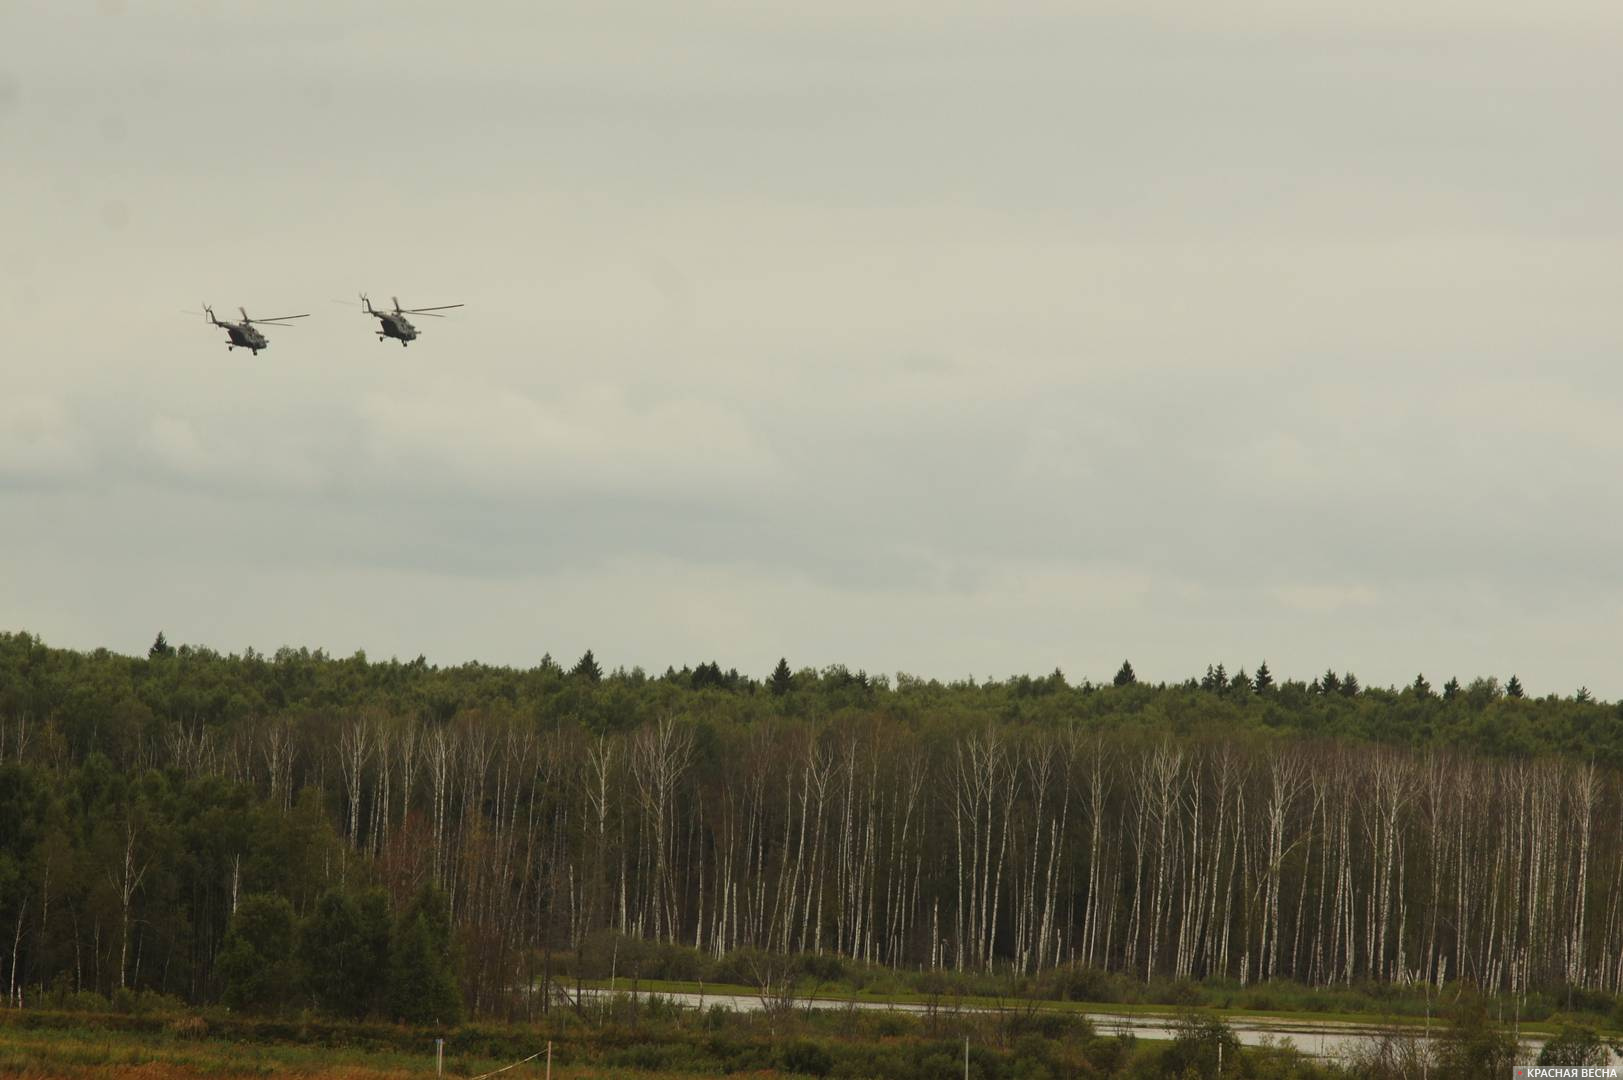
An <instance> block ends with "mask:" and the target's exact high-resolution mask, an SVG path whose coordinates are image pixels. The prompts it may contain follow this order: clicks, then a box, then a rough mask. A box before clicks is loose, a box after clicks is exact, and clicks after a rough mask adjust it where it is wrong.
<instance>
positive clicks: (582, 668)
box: [569, 649, 603, 683]
mask: <svg viewBox="0 0 1623 1080" xmlns="http://www.w3.org/2000/svg"><path fill="white" fill-rule="evenodd" d="M569 674H571V675H579V676H581V677H582V678H584V679H585V680H586V681H587V682H594V683H595V682H600V681H602V678H603V669H602V668H601V667H599V666H598V664H597V658H596V657H594V656H593V655H592V650H591V649H587V650H586V654H585V655H584V656H582V657H581V658H580V660H578V661H577V662H576V664H575V666H574V667H572V668H570V669H569Z"/></svg>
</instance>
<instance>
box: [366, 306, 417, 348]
mask: <svg viewBox="0 0 1623 1080" xmlns="http://www.w3.org/2000/svg"><path fill="white" fill-rule="evenodd" d="M376 314H377V317H378V322H379V323H381V324H382V329H381V330H379V331H378V340H379V341H382V340H383V339H384V338H386V337H391V338H395V339H397V340H398V341H399V342H400V344H402V345H404V344H405V343H406V342H408V341H416V340H417V328H416V327H415V326H413V325H411V321H410V320H409V319H407V318H406V317H405V316H404V315H396V314H394V313H393V312H387V311H379V312H377V313H376Z"/></svg>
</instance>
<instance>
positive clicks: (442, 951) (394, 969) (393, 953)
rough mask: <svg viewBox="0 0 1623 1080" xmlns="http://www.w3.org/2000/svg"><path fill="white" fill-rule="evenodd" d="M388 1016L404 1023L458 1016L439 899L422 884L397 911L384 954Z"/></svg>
mask: <svg viewBox="0 0 1623 1080" xmlns="http://www.w3.org/2000/svg"><path fill="white" fill-rule="evenodd" d="M388 986H389V1012H390V1015H392V1016H393V1017H394V1018H395V1019H397V1020H403V1021H405V1022H406V1023H410V1024H455V1023H457V1022H458V1021H459V1020H460V1019H461V1018H462V995H461V992H460V991H459V990H458V989H457V984H456V976H455V969H454V954H453V950H452V944H451V918H450V911H449V907H448V905H447V904H446V902H445V896H444V894H442V893H441V892H440V891H439V890H437V889H435V888H434V887H433V886H431V885H425V886H423V888H422V889H421V890H420V891H419V892H418V894H417V896H416V897H415V898H413V900H412V902H411V904H410V905H409V906H407V908H406V910H405V911H404V912H402V913H401V916H400V920H399V922H398V923H396V925H395V931H394V937H393V940H392V941H391V942H390V951H389V978H388Z"/></svg>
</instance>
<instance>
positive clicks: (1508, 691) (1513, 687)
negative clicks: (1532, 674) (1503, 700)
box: [1505, 675, 1526, 698]
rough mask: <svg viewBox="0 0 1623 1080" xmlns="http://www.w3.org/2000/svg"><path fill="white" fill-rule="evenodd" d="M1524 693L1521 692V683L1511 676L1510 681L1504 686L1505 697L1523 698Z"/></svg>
mask: <svg viewBox="0 0 1623 1080" xmlns="http://www.w3.org/2000/svg"><path fill="white" fill-rule="evenodd" d="M1525 693H1526V692H1525V691H1524V690H1522V681H1521V680H1520V679H1518V678H1516V676H1514V675H1512V676H1511V677H1510V681H1509V682H1507V683H1506V684H1505V696H1506V697H1513V698H1519V697H1523V696H1525Z"/></svg>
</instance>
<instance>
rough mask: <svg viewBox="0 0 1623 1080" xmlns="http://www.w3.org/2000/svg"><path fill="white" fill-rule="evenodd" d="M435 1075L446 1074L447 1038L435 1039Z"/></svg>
mask: <svg viewBox="0 0 1623 1080" xmlns="http://www.w3.org/2000/svg"><path fill="white" fill-rule="evenodd" d="M434 1075H435V1076H444V1075H445V1040H444V1039H435V1040H434Z"/></svg>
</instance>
